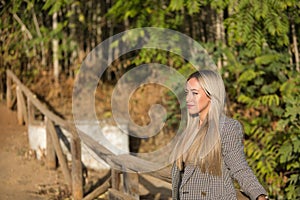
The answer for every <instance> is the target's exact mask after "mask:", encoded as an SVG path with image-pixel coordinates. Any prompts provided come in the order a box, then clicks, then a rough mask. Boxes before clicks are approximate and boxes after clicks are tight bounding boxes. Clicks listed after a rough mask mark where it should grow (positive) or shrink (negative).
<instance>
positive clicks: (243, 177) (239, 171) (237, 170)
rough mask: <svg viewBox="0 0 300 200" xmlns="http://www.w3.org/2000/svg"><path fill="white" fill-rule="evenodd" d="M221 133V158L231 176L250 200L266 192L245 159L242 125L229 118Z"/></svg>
mask: <svg viewBox="0 0 300 200" xmlns="http://www.w3.org/2000/svg"><path fill="white" fill-rule="evenodd" d="M221 135H222V136H221V138H222V139H221V140H222V154H223V159H224V163H225V165H226V167H227V168H228V169H229V172H230V175H231V177H232V178H233V179H235V180H237V181H238V183H239V185H240V186H241V189H242V190H243V192H245V193H246V194H247V195H248V196H249V197H250V198H251V199H252V200H255V199H256V198H257V197H258V196H259V195H260V194H267V192H266V190H265V189H264V188H263V187H262V185H261V184H260V183H259V181H258V179H257V178H256V176H255V175H254V173H253V171H252V169H251V168H250V167H249V165H248V163H247V161H246V157H245V153H244V145H243V137H244V133H243V128H242V125H241V124H240V123H239V122H238V121H237V120H234V119H230V120H229V121H227V122H226V123H225V124H224V127H223V128H222V133H221Z"/></svg>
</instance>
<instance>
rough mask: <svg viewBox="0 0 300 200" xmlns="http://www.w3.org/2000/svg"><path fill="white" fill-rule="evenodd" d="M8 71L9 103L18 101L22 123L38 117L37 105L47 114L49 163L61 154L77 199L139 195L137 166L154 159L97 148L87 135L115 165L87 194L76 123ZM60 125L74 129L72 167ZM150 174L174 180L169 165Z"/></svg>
mask: <svg viewBox="0 0 300 200" xmlns="http://www.w3.org/2000/svg"><path fill="white" fill-rule="evenodd" d="M6 74H7V83H6V85H7V92H6V102H7V107H8V108H10V109H11V108H12V107H13V106H14V105H16V108H17V116H18V123H19V124H24V123H25V125H29V124H30V123H31V121H32V119H34V109H37V110H38V111H39V112H40V113H41V114H42V115H43V118H44V121H45V126H46V136H47V137H46V138H47V145H46V164H47V166H48V168H50V169H56V166H57V163H56V157H57V158H58V159H57V160H58V162H59V163H58V164H59V165H60V166H61V168H62V172H63V176H64V180H65V183H66V184H67V185H68V187H69V189H70V191H72V197H73V199H74V200H79V199H84V200H91V199H94V198H96V197H97V196H99V195H100V194H102V193H104V192H106V191H107V190H108V191H109V192H108V194H109V195H108V196H109V199H139V191H138V185H139V177H138V176H139V172H137V171H136V169H137V167H138V168H139V171H150V169H151V164H153V163H151V162H145V161H144V160H141V159H138V158H136V157H134V156H131V155H126V156H124V155H123V156H117V155H115V154H113V153H112V152H111V151H109V150H108V149H107V148H105V147H104V146H101V145H100V144H98V143H97V149H93V143H94V142H95V141H89V140H88V139H86V140H85V142H88V143H89V144H88V145H87V146H88V147H90V148H91V149H92V150H93V151H97V152H96V154H97V155H98V156H99V157H100V158H101V159H103V160H104V161H106V162H107V163H109V164H110V165H111V166H112V165H114V166H113V167H112V170H111V176H110V178H108V179H107V180H106V181H105V182H104V183H103V184H102V185H100V186H99V187H98V188H96V189H95V190H93V191H92V192H90V193H89V194H85V193H84V191H83V172H82V162H81V145H82V143H81V140H80V137H79V135H78V132H77V131H78V130H77V129H76V127H75V125H74V124H72V123H70V122H67V121H66V120H64V119H62V118H61V117H59V116H57V115H55V114H54V113H53V112H51V111H50V110H49V109H48V108H47V106H46V105H45V104H43V103H41V101H40V100H38V99H37V97H36V95H34V94H33V93H32V92H31V91H30V90H29V89H28V88H27V87H26V86H25V85H24V84H23V83H22V82H21V81H20V80H19V79H18V78H17V77H16V76H15V74H14V73H13V72H12V71H10V70H7V73H6ZM13 91H15V93H13ZM14 94H15V95H14ZM25 100H26V101H25ZM56 126H59V127H61V128H63V129H65V130H66V131H67V132H68V133H70V135H67V137H68V138H70V146H71V148H70V149H71V150H70V151H71V152H70V153H71V157H72V159H71V169H69V166H68V163H67V159H66V155H65V154H64V153H63V150H62V147H61V145H60V142H59V137H58V133H57V131H56V128H55V127H56ZM81 137H82V136H81ZM116 169H122V170H116ZM147 174H148V175H151V176H153V177H156V178H158V179H160V180H163V181H166V182H168V183H170V182H171V178H170V169H169V168H164V169H162V170H159V171H154V172H149V173H147ZM121 176H122V177H121Z"/></svg>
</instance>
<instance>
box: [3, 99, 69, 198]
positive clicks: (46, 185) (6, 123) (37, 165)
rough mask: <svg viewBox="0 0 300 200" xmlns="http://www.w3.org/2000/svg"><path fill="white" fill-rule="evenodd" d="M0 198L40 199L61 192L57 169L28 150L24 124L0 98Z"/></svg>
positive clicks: (58, 196) (59, 176)
mask: <svg viewBox="0 0 300 200" xmlns="http://www.w3.org/2000/svg"><path fill="white" fill-rule="evenodd" d="M0 141H1V145H0V158H1V159H0V199H1V200H6V199H9V200H11V199H13V200H14V199H22V200H44V199H48V200H49V199H60V197H61V196H67V195H65V193H67V192H66V189H65V186H64V184H63V182H62V181H63V180H62V178H63V177H62V174H61V172H60V170H57V171H53V170H48V169H47V168H46V166H45V165H44V162H43V161H39V160H36V159H35V158H34V156H33V155H32V153H31V151H30V150H29V146H28V137H27V130H26V126H19V125H17V116H16V113H15V112H12V111H10V110H9V109H7V108H6V106H5V105H4V103H3V102H0Z"/></svg>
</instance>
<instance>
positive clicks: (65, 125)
mask: <svg viewBox="0 0 300 200" xmlns="http://www.w3.org/2000/svg"><path fill="white" fill-rule="evenodd" d="M6 74H7V77H8V78H11V79H12V80H13V81H14V82H15V83H16V84H17V85H18V87H19V89H20V90H21V91H22V92H23V93H24V95H25V96H26V97H27V98H28V99H29V100H30V101H31V102H32V104H33V105H34V106H35V107H36V108H37V109H38V110H39V111H40V112H41V113H42V114H43V115H45V116H47V117H48V119H49V120H51V121H53V122H54V123H55V124H57V125H59V126H61V127H63V128H64V129H66V130H67V131H68V132H70V133H71V136H72V137H73V138H76V137H78V134H77V131H76V128H75V126H74V125H73V124H71V123H69V122H66V121H65V120H64V119H62V118H61V117H59V116H57V115H55V114H54V113H53V112H51V111H50V110H49V109H48V108H47V107H46V106H45V105H44V104H42V103H41V102H40V101H39V100H38V99H37V98H36V95H34V94H33V93H32V92H31V91H30V90H29V89H28V88H27V87H26V86H25V85H24V84H23V83H22V82H21V81H20V80H19V79H18V78H17V77H16V75H15V74H14V73H13V72H12V71H10V70H7V71H6ZM10 95H11V94H10Z"/></svg>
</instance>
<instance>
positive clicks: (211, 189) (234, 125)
mask: <svg viewBox="0 0 300 200" xmlns="http://www.w3.org/2000/svg"><path fill="white" fill-rule="evenodd" d="M222 123H224V124H223V126H220V127H222V129H221V133H220V134H221V145H222V158H223V169H222V176H221V177H217V176H213V175H210V174H208V173H202V172H201V170H200V168H199V167H195V166H193V165H192V164H187V165H186V166H185V169H184V173H181V172H180V171H179V169H178V168H177V166H176V164H175V163H174V164H173V167H172V197H173V199H174V200H196V199H197V200H202V199H203V200H206V199H207V200H208V199H210V200H213V199H215V200H235V199H237V197H236V190H235V188H234V184H233V179H235V180H237V181H238V183H239V185H240V186H241V189H242V190H243V191H244V192H245V193H246V194H247V195H248V196H249V197H250V198H251V199H253V200H255V199H256V198H257V197H258V196H259V195H260V194H267V193H266V191H265V189H264V188H263V187H262V186H261V184H260V183H259V181H258V180H257V178H256V177H255V175H254V173H253V171H252V170H251V168H250V167H249V165H248V163H247V161H246V158H245V154H244V145H243V136H244V135H243V129H242V125H241V124H240V123H239V122H238V121H237V120H234V119H231V118H229V117H225V120H224V122H222Z"/></svg>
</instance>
